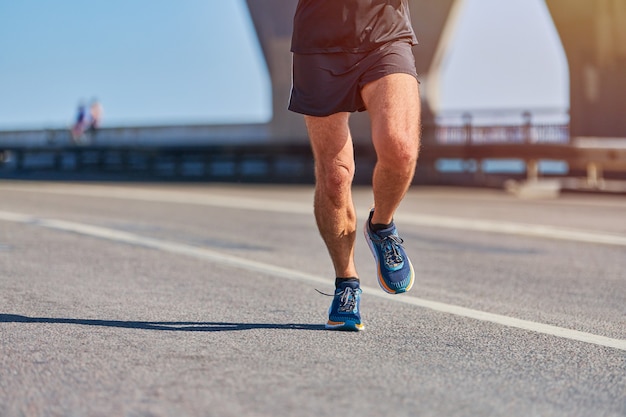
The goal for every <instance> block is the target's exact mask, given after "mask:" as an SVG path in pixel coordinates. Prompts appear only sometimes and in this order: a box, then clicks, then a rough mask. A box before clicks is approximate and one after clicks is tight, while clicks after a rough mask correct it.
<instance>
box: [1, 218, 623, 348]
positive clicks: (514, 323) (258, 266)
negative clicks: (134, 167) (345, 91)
mask: <svg viewBox="0 0 626 417" xmlns="http://www.w3.org/2000/svg"><path fill="white" fill-rule="evenodd" d="M0 220H4V221H9V222H16V223H25V224H33V225H37V226H41V227H45V228H49V229H54V230H59V231H63V232H73V233H77V234H81V235H85V236H91V237H97V238H101V239H106V240H110V241H114V242H121V243H126V244H131V245H135V246H142V247H147V248H152V249H156V250H161V251H165V252H170V253H175V254H179V255H185V256H191V257H194V258H198V259H203V260H207V261H210V262H215V263H218V264H224V265H230V266H232V267H235V268H241V269H246V270H249V271H252V272H255V273H263V274H268V275H271V276H275V277H280V278H286V279H290V280H295V281H300V282H308V283H315V284H321V285H328V284H329V283H331V281H329V280H328V279H327V278H322V277H319V276H316V275H312V274H307V273H304V272H301V271H297V270H293V269H289V268H284V267H280V266H276V265H271V264H267V263H263V262H257V261H252V260H249V259H244V258H240V257H236V256H231V255H226V254H223V253H219V252H216V251H212V250H209V249H205V248H200V247H195V246H190V245H185V244H182V243H176V242H169V241H164V240H159V239H154V238H149V237H143V236H139V235H136V234H133V233H128V232H122V231H119V230H114V229H108V228H104V227H99V226H92V225H88V224H82V223H75V222H68V221H64V220H55V219H41V218H36V217H33V216H29V215H25V214H20V213H11V212H4V211H0ZM363 291H364V292H365V293H366V294H368V295H370V296H376V297H380V298H384V299H386V300H389V301H394V302H399V303H404V304H410V305H414V306H418V307H423V308H427V309H430V310H434V311H438V312H441V313H446V314H452V315H455V316H460V317H465V318H471V319H475V320H479V321H484V322H490V323H495V324H500V325H503V326H507V327H514V328H518V329H523V330H529V331H533V332H536V333H543V334H546V335H550V336H556V337H561V338H564V339H570V340H575V341H579V342H585V343H590V344H594V345H598V346H604V347H609V348H614V349H619V350H624V351H626V340H623V339H614V338H610V337H606V336H600V335H595V334H592V333H586V332H581V331H578V330H572V329H567V328H563V327H558V326H552V325H549V324H543V323H537V322H533V321H530V320H522V319H517V318H514V317H508V316H503V315H500V314H493V313H488V312H485V311H480V310H474V309H470V308H465V307H460V306H455V305H453V304H446V303H441V302H437V301H430V300H425V299H422V298H418V297H413V296H409V295H406V294H403V295H399V296H397V295H396V296H393V295H389V294H386V293H383V292H382V291H381V290H379V289H377V288H371V287H363Z"/></svg>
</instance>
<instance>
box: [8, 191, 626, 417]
mask: <svg viewBox="0 0 626 417" xmlns="http://www.w3.org/2000/svg"><path fill="white" fill-rule="evenodd" d="M312 191H313V190H312V188H311V187H300V186H245V185H239V186H237V185H235V186H233V185H230V186H229V185H217V184H202V185H188V184H187V185H180V184H168V185H163V184H70V183H53V182H0V416H9V417H12V416H107V417H111V416H133V417H135V416H137V417H139V416H171V417H183V416H299V417H306V416H316V417H317V416H437V417H442V416H472V417H476V416H507V417H516V416H519V417H534V416H537V417H539V416H541V417H547V416H567V417H572V416H574V417H575V416H590V417H602V416H621V417H624V416H626V272H625V271H626V199H625V198H624V197H617V196H599V195H595V196H591V195H563V196H561V197H560V198H558V199H551V200H520V199H518V198H516V197H513V196H510V195H507V194H505V193H503V192H500V191H493V190H491V191H490V190H470V189H455V188H414V189H412V190H410V192H409V195H408V196H407V198H406V199H405V201H404V202H403V205H402V206H401V208H400V210H399V211H398V213H397V216H396V223H397V225H398V228H399V231H400V235H401V236H402V237H403V238H404V240H405V247H406V249H407V251H408V253H409V254H410V256H411V258H412V260H413V263H414V265H415V269H416V273H417V278H416V283H415V285H414V287H413V289H412V290H411V292H410V293H408V294H403V295H399V296H387V295H385V294H384V293H383V291H382V290H380V289H379V288H378V286H377V283H376V279H375V276H374V263H373V260H372V257H371V255H370V253H369V249H368V248H367V245H366V243H365V241H364V239H363V238H362V235H361V234H360V233H359V236H358V245H357V253H356V257H357V265H358V268H359V271H360V274H361V280H362V284H363V287H364V294H363V300H362V303H361V308H362V314H363V319H364V323H365V331H363V332H360V333H345V332H332V331H326V330H324V326H323V324H324V322H325V321H326V318H327V317H326V311H327V308H328V306H329V304H330V298H328V297H324V296H322V295H319V294H318V293H317V292H316V291H315V289H319V290H321V291H325V292H332V290H333V279H334V277H333V273H332V269H331V266H330V262H329V260H328V256H327V254H326V250H325V248H324V247H323V245H322V241H321V239H320V238H319V235H318V233H317V230H316V227H315V222H314V220H313V216H312ZM354 196H355V200H356V203H357V209H358V215H359V223H361V222H363V221H364V220H365V216H366V214H367V211H368V208H369V205H370V204H371V195H370V192H369V189H367V188H356V189H355V190H354Z"/></svg>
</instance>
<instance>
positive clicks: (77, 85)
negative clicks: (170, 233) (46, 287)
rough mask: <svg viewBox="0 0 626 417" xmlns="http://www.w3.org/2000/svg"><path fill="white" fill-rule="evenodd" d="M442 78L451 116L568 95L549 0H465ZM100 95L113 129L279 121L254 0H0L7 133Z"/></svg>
mask: <svg viewBox="0 0 626 417" xmlns="http://www.w3.org/2000/svg"><path fill="white" fill-rule="evenodd" d="M412 13H419V11H418V10H412ZM415 30H416V32H417V35H418V37H419V28H415ZM439 80H440V81H439V83H437V85H436V86H435V88H436V89H437V90H438V92H439V94H438V96H439V100H438V102H437V103H438V104H437V111H439V112H441V114H447V113H455V112H459V111H470V112H471V111H476V112H481V111H482V112H487V113H489V112H498V111H503V110H506V109H520V110H530V111H534V110H536V111H538V112H541V111H544V109H551V110H556V111H559V112H565V111H566V110H567V107H568V102H569V87H568V83H569V81H568V73H567V63H566V58H565V55H564V53H563V51H562V48H561V45H560V41H559V39H558V35H557V33H556V30H555V29H554V27H553V25H552V22H551V19H550V16H549V13H548V10H547V8H546V6H545V3H544V1H543V0H506V1H503V0H463V3H461V13H460V15H459V18H458V25H457V26H456V28H455V30H454V32H453V36H452V40H451V44H450V47H449V48H448V51H447V53H446V55H445V57H444V59H443V62H442V72H441V74H440V79H439ZM93 99H98V101H100V102H101V104H102V105H103V107H104V119H103V126H105V127H106V126H109V127H114V126H150V125H178V124H221V123H257V122H265V121H267V120H269V119H270V118H271V115H272V108H271V86H270V80H269V75H268V71H267V68H266V65H265V62H264V60H263V55H262V53H261V51H260V49H259V45H258V41H257V39H256V36H255V32H254V28H253V26H252V22H251V19H250V16H249V14H248V11H247V7H246V5H245V1H244V0H176V1H174V0H106V1H89V2H85V1H84V0H19V1H16V0H0V130H9V129H40V128H60V127H65V126H68V125H69V124H71V123H72V120H73V119H74V116H75V113H76V108H77V106H78V104H79V102H81V101H83V102H85V103H87V104H88V103H89V102H90V101H91V100H93Z"/></svg>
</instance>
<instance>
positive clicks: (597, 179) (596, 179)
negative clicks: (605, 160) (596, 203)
mask: <svg viewBox="0 0 626 417" xmlns="http://www.w3.org/2000/svg"><path fill="white" fill-rule="evenodd" d="M602 182H603V179H602V167H601V166H600V164H598V163H597V162H589V163H588V164H587V185H589V186H591V187H598V188H600V187H601V186H602Z"/></svg>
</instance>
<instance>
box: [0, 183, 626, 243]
mask: <svg viewBox="0 0 626 417" xmlns="http://www.w3.org/2000/svg"><path fill="white" fill-rule="evenodd" d="M0 188H5V189H8V190H12V191H27V192H39V193H49V194H62V195H76V196H88V197H102V198H115V199H123V200H136V201H149V202H162V203H180V204H196V205H202V206H212V207H225V208H235V209H244V210H256V211H266V212H267V211H269V212H276V213H290V214H309V215H310V214H312V213H313V205H312V203H311V204H305V203H298V202H289V201H284V200H269V199H260V198H247V197H235V196H227V195H218V194H210V195H207V194H197V193H190V192H182V191H170V190H158V191H155V190H150V189H143V188H131V187H111V186H80V185H71V186H67V185H56V184H55V185H51V186H47V187H38V188H34V187H29V186H20V185H4V186H0ZM359 215H360V216H361V217H363V218H365V217H367V211H363V212H362V213H359ZM396 220H397V221H398V222H402V223H407V224H412V225H415V226H426V227H436V228H445V229H453V230H470V231H477V232H486V233H499V234H509V235H517V236H527V237H535V238H542V239H557V240H566V241H573V242H582V243H593V244H605V245H616V246H626V236H624V235H623V234H613V233H607V232H596V231H590V230H582V229H570V228H564V227H555V226H548V225H538V224H530V223H517V222H507V221H499V220H481V219H467V218H461V217H447V216H435V215H427V214H412V213H407V212H406V210H405V211H401V212H398V213H397V214H396Z"/></svg>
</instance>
